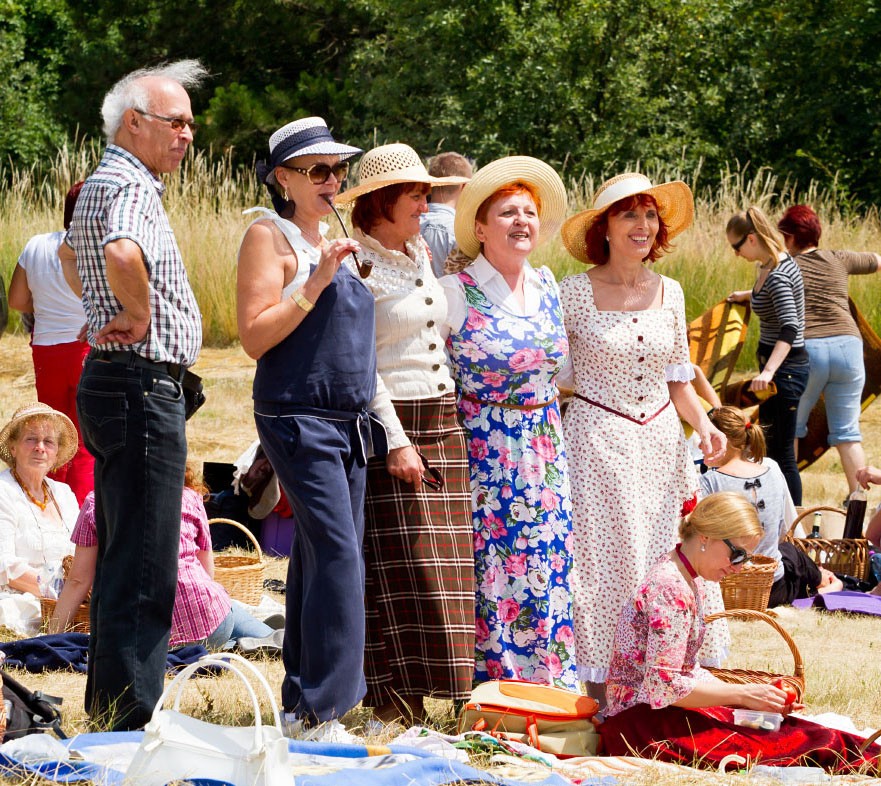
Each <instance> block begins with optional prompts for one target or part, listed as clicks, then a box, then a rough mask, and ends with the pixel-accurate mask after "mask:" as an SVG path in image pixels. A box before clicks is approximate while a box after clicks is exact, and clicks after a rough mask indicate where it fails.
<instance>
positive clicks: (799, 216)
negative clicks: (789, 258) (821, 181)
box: [777, 205, 823, 248]
mask: <svg viewBox="0 0 881 786" xmlns="http://www.w3.org/2000/svg"><path fill="white" fill-rule="evenodd" d="M777 229H779V230H780V231H781V232H782V233H783V234H784V235H789V236H790V237H791V238H792V240H793V243H794V244H795V246H796V247H797V248H810V247H811V246H816V245H818V244H819V243H820V235H821V234H822V233H823V230H822V228H821V227H820V219H819V218H817V214H816V213H815V212H814V210H813V208H811V207H809V206H808V205H793V206H792V207H790V208H787V210H786V212H785V213H784V214H783V217H782V218H781V219H780V220H779V221H778V222H777Z"/></svg>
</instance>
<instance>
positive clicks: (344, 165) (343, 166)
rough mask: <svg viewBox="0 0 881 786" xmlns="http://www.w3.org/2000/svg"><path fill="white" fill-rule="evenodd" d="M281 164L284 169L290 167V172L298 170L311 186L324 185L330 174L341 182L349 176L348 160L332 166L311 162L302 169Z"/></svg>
mask: <svg viewBox="0 0 881 786" xmlns="http://www.w3.org/2000/svg"><path fill="white" fill-rule="evenodd" d="M281 166H283V167H284V168H285V169H290V170H291V171H292V172H299V173H300V174H301V175H306V177H308V178H309V182H310V183H312V185H313V186H321V185H324V184H325V183H326V182H327V181H328V180H330V176H331V175H333V176H334V177H335V178H336V179H337V180H339V181H340V182H341V183H342V182H343V180H345V179H346V178H347V177H348V176H349V162H348V161H339V162H338V163H336V164H334V165H333V166H331V165H330V164H312V166H310V167H309V168H308V169H303V167H301V166H288V165H287V164H282V165H281Z"/></svg>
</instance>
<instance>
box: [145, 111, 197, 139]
mask: <svg viewBox="0 0 881 786" xmlns="http://www.w3.org/2000/svg"><path fill="white" fill-rule="evenodd" d="M135 112H137V113H138V114H139V115H143V116H144V117H152V118H153V119H154V120H161V121H162V122H163V123H168V125H170V126H171V129H172V131H178V132H180V131H183V130H184V128H189V129H190V133H191V134H192V135H193V136H195V135H196V129H197V128H199V126H198V124H197V123H194V122H193V121H192V120H184V119H183V118H182V117H165V116H164V115H154V114H153V113H152V112H143V111H141V110H140V109H135Z"/></svg>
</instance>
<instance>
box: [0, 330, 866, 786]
mask: <svg viewBox="0 0 881 786" xmlns="http://www.w3.org/2000/svg"><path fill="white" fill-rule="evenodd" d="M194 370H195V371H196V372H197V373H198V374H200V375H201V376H202V377H203V379H204V380H205V386H206V393H207V403H206V404H205V406H204V407H203V408H202V409H201V410H200V411H199V413H198V414H197V415H196V417H195V418H194V419H193V420H192V421H191V422H190V423H189V424H188V426H187V436H188V439H189V445H190V455H191V458H193V459H194V460H196V461H197V462H201V461H232V460H234V459H235V458H236V457H237V456H238V455H239V454H240V453H241V452H242V451H243V450H244V449H245V448H246V447H247V446H248V445H249V444H250V442H251V441H252V440H253V439H254V438H255V432H254V425H253V420H252V415H251V406H250V388H251V381H252V378H253V372H254V361H252V360H251V359H250V358H248V357H247V356H246V355H245V353H244V352H243V351H242V350H241V348H240V347H239V346H237V345H236V346H233V347H230V348H226V349H212V348H206V349H204V350H203V352H202V355H201V357H200V359H199V362H198V364H197V365H196V367H195V369H194ZM0 389H2V390H3V395H2V396H0V423H5V422H6V421H7V420H8V419H9V417H10V416H11V415H12V413H13V412H14V410H15V409H16V408H17V407H18V406H20V405H21V404H23V403H25V402H28V401H32V400H34V399H35V390H34V381H33V369H32V365H31V361H30V349H29V347H28V344H27V342H26V340H25V339H24V338H23V337H22V336H20V335H9V334H7V335H4V336H3V338H2V339H0ZM863 426H864V439H865V444H866V448H867V453H868V455H869V457H870V460H873V459H874V460H875V461H876V462H881V455H879V453H881V451H879V450H878V449H877V445H878V444H879V438H881V406H879V405H877V404H876V405H874V406H873V407H870V408H869V409H868V410H867V411H866V412H865V413H864V416H863ZM804 486H805V501H806V504H808V503H809V504H830V505H837V504H840V500H841V499H842V498H843V496H844V492H845V491H846V489H845V488H844V483H843V480H842V476H841V467H840V465H839V463H838V461H837V455H836V454H835V453H834V451H829V452H827V454H826V455H825V456H824V457H823V459H821V460H820V461H819V462H817V463H816V464H815V465H814V466H813V467H811V468H810V469H809V470H807V471H806V472H805V473H804ZM879 501H881V492H873V493H872V494H871V495H870V509H871V508H872V507H873V506H874V505H875V504H877V503H878V502H879ZM285 565H286V561H285V560H279V559H271V560H268V561H267V566H266V575H267V576H268V577H270V576H272V577H279V578H284V572H285ZM279 599H281V597H280V596H279ZM779 621H780V623H781V624H782V625H783V627H785V628H786V630H787V631H788V632H789V633H790V634H791V635H792V637H793V639H794V640H795V642H796V644H797V645H798V648H799V651H800V652H801V655H802V657H803V659H804V662H805V667H806V677H807V694H806V702H807V705H808V710H807V711H808V712H809V713H811V714H817V713H822V712H837V713H841V714H843V715H847V716H850V717H851V718H853V720H854V722H855V723H856V726H857V728H860V729H863V728H865V729H875V728H878V727H879V726H881V620H879V619H875V618H872V617H864V616H858V615H840V614H826V613H817V612H813V611H796V610H793V609H784V610H783V611H782V613H781V614H780V617H779ZM731 632H732V639H733V646H732V653H731V658H730V660H729V663H728V664H727V665H728V666H729V667H736V668H745V669H753V670H758V671H773V672H777V673H792V667H793V663H792V657H791V655H790V652H789V650H788V648H787V647H786V645H785V643H784V642H783V640H782V639H781V638H780V636H779V635H778V634H777V633H776V632H775V631H774V630H773V629H772V628H771V627H770V626H767V625H765V624H763V623H748V622H739V621H734V622H732V623H731ZM258 664H259V666H260V668H261V669H262V670H263V671H264V672H265V674H266V676H267V679H268V680H269V682H270V684H271V685H273V686H277V685H279V683H280V680H281V675H282V667H281V663H280V661H278V660H272V659H263V660H260V661H258ZM18 676H20V677H21V678H22V680H23V681H24V682H25V683H26V684H28V685H30V686H32V687H33V688H35V689H41V690H44V691H46V692H47V693H51V694H53V695H60V696H63V697H64V699H65V703H64V725H65V727H66V728H67V729H69V730H71V731H84V730H86V729H87V728H88V727H87V719H86V716H85V714H84V712H83V709H82V700H83V691H84V688H85V676H84V675H81V674H75V673H64V672H51V673H48V674H45V675H31V674H21V675H18ZM185 695H186V699H185V701H184V706H185V707H186V709H187V710H188V711H191V712H192V713H193V714H196V715H197V716H199V717H202V718H205V719H207V720H211V721H212V722H217V723H228V724H245V725H250V723H251V718H250V715H249V710H248V709H246V708H247V707H249V706H250V705H249V703H248V702H247V701H246V694H245V692H244V690H242V689H240V688H239V686H238V685H236V684H235V683H234V681H233V680H232V679H230V678H227V677H218V678H210V679H200V680H197V681H194V685H193V686H192V687H188V689H187V691H186V694H185ZM429 710H430V714H431V719H430V724H431V725H432V726H434V727H436V728H438V729H440V730H443V731H451V730H452V729H453V726H454V721H453V713H452V708H451V705H450V704H449V703H448V702H444V701H434V702H430V703H429ZM366 718H367V712H366V711H365V710H363V709H361V708H357V709H355V710H353V711H352V712H351V713H350V714H349V716H347V717H346V719H345V721H346V723H347V724H348V725H350V726H357V725H358V724H359V723H362V722H363V721H364V720H365V719H366ZM658 777H660V776H658V775H657V774H655V776H654V779H653V780H652V782H655V783H658V782H661V783H666V782H669V783H673V782H676V783H683V782H688V781H689V780H692V779H693V776H691V775H688V774H686V773H682V774H681V775H680V776H676V777H675V778H674V777H673V776H667V775H665V776H663V779H662V780H658ZM699 777H700V776H699ZM712 777H719V778H721V777H722V776H712ZM668 778H672V779H671V780H668ZM727 778H735V779H736V778H737V776H726V779H727ZM701 779H703V778H702V777H701ZM7 782H8V783H13V782H15V783H20V781H12V780H10V781H6V780H3V779H2V778H0V783H7ZM628 782H641V777H636V779H635V780H629V781H628Z"/></svg>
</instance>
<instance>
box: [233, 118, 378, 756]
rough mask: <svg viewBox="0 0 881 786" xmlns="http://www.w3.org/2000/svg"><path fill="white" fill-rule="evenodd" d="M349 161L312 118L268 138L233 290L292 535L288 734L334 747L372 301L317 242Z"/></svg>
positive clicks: (330, 245) (334, 249)
mask: <svg viewBox="0 0 881 786" xmlns="http://www.w3.org/2000/svg"><path fill="white" fill-rule="evenodd" d="M360 152H361V151H360V150H359V149H358V148H356V147H350V146H349V145H344V144H340V143H339V142H337V141H336V140H334V138H333V136H331V133H330V131H329V130H328V128H327V125H326V124H325V122H324V121H323V120H322V119H321V118H320V117H308V118H304V119H302V120H296V121H294V122H293V123H288V124H287V125H285V126H283V127H282V128H280V129H278V131H276V132H275V133H274V134H273V135H272V136H271V137H270V139H269V160H268V162H260V164H258V169H257V171H258V175H259V176H260V178H261V179H262V180H263V182H264V183H265V184H266V186H267V188H268V189H269V192H270V196H271V198H272V203H273V206H274V208H275V210H274V211H273V210H267V209H265V208H258V212H259V213H260V215H259V217H258V218H257V219H256V220H255V221H254V223H252V224H251V225H250V226H249V227H248V229H247V230H246V232H245V236H244V239H243V240H242V245H241V249H240V250H239V265H238V280H237V290H236V291H237V311H238V325H239V336H240V338H241V341H242V347H243V348H244V349H245V351H246V352H247V353H248V354H249V355H250V356H251V357H253V358H255V359H256V360H257V372H256V376H255V378H254V419H255V421H256V424H257V433H258V435H259V437H260V443H261V445H262V446H263V449H264V451H265V452H266V455H267V457H268V458H269V460H270V462H271V464H272V466H273V468H274V469H275V471H276V473H277V475H278V479H279V482H280V484H281V486H282V488H283V489H284V491H285V494H286V495H287V498H288V500H289V502H290V503H291V507H292V508H293V511H294V516H295V518H296V521H297V527H296V531H295V535H294V541H293V544H292V546H291V559H290V566H289V571H288V584H287V587H288V590H287V595H286V599H285V603H286V614H287V623H286V625H285V641H284V652H283V655H284V664H285V678H284V682H283V684H282V702H283V708H284V711H285V721H286V722H287V723H288V726H289V730H290V731H291V733H302V732H305V728H306V727H307V726H310V725H311V726H314V725H315V724H318V723H326V725H324V726H323V727H322V729H321V730H319V731H318V732H315V731H314V730H313V732H312V733H313V734H315V733H319V734H321V735H322V736H323V737H324V738H326V739H334V738H336V739H338V740H346V739H351V737H349V736H348V733H347V732H346V731H345V729H344V728H343V727H342V726H341V724H340V723H339V721H338V720H337V718H338V717H340V716H342V715H344V714H345V713H346V712H348V711H349V710H350V709H351V708H352V707H354V706H355V705H356V704H357V703H358V702H359V701H360V700H361V698H362V696H363V695H364V690H365V686H364V674H363V656H362V652H363V648H364V596H363V588H362V587H363V567H362V562H361V539H362V536H363V527H364V518H363V515H364V514H363V510H364V481H365V476H366V466H367V452H368V449H369V447H370V444H371V433H370V431H371V429H370V423H371V422H372V421H371V418H370V414H369V413H368V411H367V407H368V405H369V403H370V401H371V399H372V398H373V396H374V393H375V389H376V347H375V339H374V333H373V331H374V327H373V297H372V295H371V294H370V292H369V291H368V290H367V289H366V288H365V287H364V285H363V284H362V283H361V281H360V279H359V278H358V277H357V276H355V275H353V274H352V273H351V271H350V270H349V268H348V267H346V266H345V265H343V264H342V262H343V258H344V257H346V256H347V255H348V254H350V253H352V252H357V250H358V244H357V243H356V242H355V241H353V240H348V239H345V238H342V239H335V240H327V239H326V238H325V237H324V235H325V232H326V231H327V227H326V225H325V224H324V223H323V219H324V218H326V217H327V216H329V215H330V214H331V213H332V211H333V206H332V204H331V202H332V200H333V198H334V196H336V193H337V192H338V191H339V189H340V185H341V184H342V181H343V180H344V179H345V177H346V174H347V171H348V165H347V164H348V160H349V159H350V158H351V157H352V156H354V155H357V154H358V153H360ZM377 436H378V435H377ZM376 449H380V445H379V444H377V445H376ZM328 620H332V624H328Z"/></svg>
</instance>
